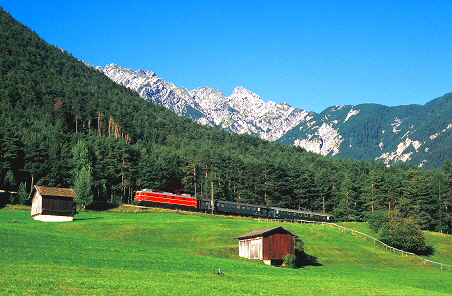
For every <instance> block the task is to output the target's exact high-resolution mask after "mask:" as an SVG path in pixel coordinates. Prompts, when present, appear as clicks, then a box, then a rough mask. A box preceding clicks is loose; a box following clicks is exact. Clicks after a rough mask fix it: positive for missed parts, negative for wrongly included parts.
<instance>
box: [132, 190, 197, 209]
mask: <svg viewBox="0 0 452 296" xmlns="http://www.w3.org/2000/svg"><path fill="white" fill-rule="evenodd" d="M134 199H135V201H137V202H139V203H140V204H143V205H147V206H154V207H165V208H173V209H181V210H189V211H190V210H191V211H196V210H198V199H197V198H195V197H192V196H191V195H189V194H174V193H170V192H162V191H158V190H152V189H143V190H141V191H137V193H136V194H135V198H134Z"/></svg>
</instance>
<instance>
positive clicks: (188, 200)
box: [134, 189, 333, 222]
mask: <svg viewBox="0 0 452 296" xmlns="http://www.w3.org/2000/svg"><path fill="white" fill-rule="evenodd" d="M134 200H135V201H136V202H138V203H139V204H140V205H145V206H154V207H165V208H172V209H181V210H189V211H200V212H206V213H211V212H214V213H217V214H226V215H240V216H251V217H258V218H265V219H285V220H307V221H319V222H333V217H332V216H331V215H330V214H325V213H316V212H310V211H302V210H293V209H286V208H278V207H267V206H260V205H252V204H245V203H239V202H233V201H224V200H211V199H204V198H199V199H198V198H196V197H193V196H190V195H189V194H173V193H169V192H162V191H158V190H152V189H143V190H141V191H137V192H136V194H135V198H134Z"/></svg>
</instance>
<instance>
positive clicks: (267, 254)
mask: <svg viewBox="0 0 452 296" xmlns="http://www.w3.org/2000/svg"><path fill="white" fill-rule="evenodd" d="M297 237H298V236H296V235H295V234H293V233H291V232H290V231H288V230H286V229H284V228H283V227H281V226H279V227H275V228H270V229H264V230H254V231H251V232H248V233H246V234H244V235H241V236H238V237H237V239H238V240H239V256H240V257H244V258H249V259H260V260H263V261H264V263H265V264H268V265H279V264H282V262H283V257H284V256H285V255H287V254H292V255H295V238H297Z"/></svg>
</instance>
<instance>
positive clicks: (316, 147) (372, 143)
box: [97, 64, 452, 167]
mask: <svg viewBox="0 0 452 296" xmlns="http://www.w3.org/2000/svg"><path fill="white" fill-rule="evenodd" d="M97 69H98V70H99V71H101V72H103V73H104V74H105V75H107V76H108V77H110V78H111V79H112V80H113V81H115V82H117V83H119V84H122V85H124V86H127V87H129V88H131V89H133V90H135V91H137V92H138V93H139V94H140V96H141V97H143V98H145V99H147V100H149V101H151V102H154V103H157V104H160V105H162V106H165V107H166V108H168V109H170V110H172V111H174V112H176V113H177V114H179V115H181V116H183V117H187V118H190V119H192V120H194V121H196V122H199V123H201V124H205V125H210V126H212V125H216V126H218V127H219V128H221V129H224V130H227V131H230V132H234V133H248V134H253V135H258V136H259V137H261V138H264V139H267V140H271V141H277V142H280V143H284V144H287V145H296V146H300V147H303V148H305V149H307V150H309V151H313V152H316V153H319V154H322V155H330V156H335V157H340V158H355V159H359V160H375V161H379V160H381V161H383V162H385V163H386V164H392V163H396V162H400V161H403V162H408V163H411V164H414V165H416V166H423V167H438V166H440V165H441V164H442V163H443V162H444V160H446V159H450V156H451V155H452V150H451V149H450V148H449V147H450V146H451V144H452V136H451V127H452V117H451V116H450V114H451V113H450V111H452V110H451V109H452V100H451V98H452V95H451V94H448V95H445V96H443V97H442V98H438V99H436V100H433V101H431V102H430V103H428V104H426V105H425V106H420V105H409V106H398V107H387V106H382V105H377V104H362V105H358V106H334V107H330V108H328V109H326V110H325V111H323V112H321V113H320V114H317V113H314V112H307V111H305V110H302V109H298V108H293V107H291V106H289V105H287V104H286V103H280V104H276V103H274V102H272V101H269V102H264V101H263V100H261V98H260V97H259V96H258V95H257V94H254V93H252V92H250V91H249V90H246V89H244V88H243V87H237V88H236V89H234V91H233V93H232V94H231V95H230V96H225V95H224V94H222V93H221V92H219V91H218V90H216V89H212V88H208V87H200V88H198V89H195V90H191V91H189V90H187V89H185V88H178V87H176V86H175V85H174V84H172V83H170V82H166V81H164V80H163V79H161V78H159V77H157V76H156V75H155V73H153V72H150V71H142V70H138V71H133V70H131V69H125V68H122V67H120V66H117V65H114V64H110V65H107V66H106V67H105V68H101V67H97Z"/></svg>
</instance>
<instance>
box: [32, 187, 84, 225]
mask: <svg viewBox="0 0 452 296" xmlns="http://www.w3.org/2000/svg"><path fill="white" fill-rule="evenodd" d="M74 198H77V195H76V194H75V192H74V190H73V189H72V188H54V187H44V186H34V188H33V191H32V192H31V199H32V205H31V217H32V218H33V219H35V220H40V221H45V222H66V221H72V220H73V219H74V213H73V204H74Z"/></svg>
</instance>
